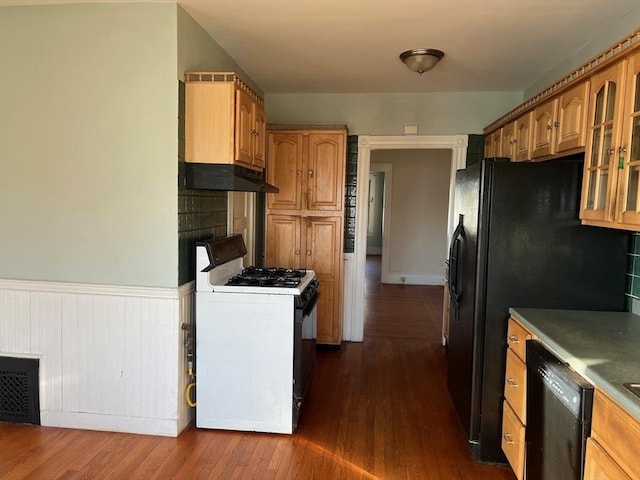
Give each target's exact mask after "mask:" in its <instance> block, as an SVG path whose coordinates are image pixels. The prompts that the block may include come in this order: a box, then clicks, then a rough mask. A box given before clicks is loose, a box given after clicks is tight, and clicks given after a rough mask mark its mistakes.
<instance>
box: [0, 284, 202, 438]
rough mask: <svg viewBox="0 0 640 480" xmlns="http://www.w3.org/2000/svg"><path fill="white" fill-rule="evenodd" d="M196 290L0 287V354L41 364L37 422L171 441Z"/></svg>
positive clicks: (177, 427) (182, 412)
mask: <svg viewBox="0 0 640 480" xmlns="http://www.w3.org/2000/svg"><path fill="white" fill-rule="evenodd" d="M193 298H194V285H193V283H189V284H187V285H184V286H182V287H180V288H144V287H117V286H108V285H85V284H70V283H55V282H31V281H16V280H0V356H13V357H29V358H39V359H40V378H39V387H40V409H41V413H40V416H41V423H42V425H47V426H58V427H70V428H81V429H95V430H108V431H120V432H131V433H144V434H155V435H168V436H177V435H178V434H179V433H180V432H181V431H182V430H183V429H184V428H185V427H186V426H187V425H188V424H189V423H190V422H191V420H192V417H193V412H192V411H191V409H190V408H189V407H188V406H187V405H186V401H185V397H184V391H185V388H186V385H187V383H188V378H187V366H186V360H185V352H184V341H183V338H184V337H183V331H182V328H181V326H182V324H183V323H192V321H193Z"/></svg>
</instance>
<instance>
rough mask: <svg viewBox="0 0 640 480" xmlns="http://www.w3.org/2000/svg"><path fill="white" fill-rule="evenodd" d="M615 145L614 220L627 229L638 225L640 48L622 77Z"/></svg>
mask: <svg viewBox="0 0 640 480" xmlns="http://www.w3.org/2000/svg"><path fill="white" fill-rule="evenodd" d="M621 120H622V125H621V127H622V128H621V138H620V144H619V146H618V152H617V156H618V168H620V167H622V170H621V171H620V175H621V176H622V179H621V183H620V188H619V200H618V205H619V207H618V211H617V213H618V216H617V218H616V221H617V222H618V223H620V224H623V225H627V226H628V228H629V229H630V230H639V229H640V228H638V227H640V52H638V53H636V54H635V55H633V56H632V57H630V58H629V61H628V64H627V73H626V78H625V94H624V109H623V113H622V118H621Z"/></svg>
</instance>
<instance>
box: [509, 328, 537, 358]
mask: <svg viewBox="0 0 640 480" xmlns="http://www.w3.org/2000/svg"><path fill="white" fill-rule="evenodd" d="M529 338H533V335H532V334H531V332H529V330H527V329H526V328H524V327H523V326H522V325H520V324H519V323H518V322H517V321H516V320H515V319H513V318H510V319H509V327H508V329H507V343H508V344H509V348H511V349H513V351H514V353H515V354H516V355H518V357H520V360H522V361H523V362H525V361H526V356H525V355H526V353H525V351H526V349H525V344H526V341H527V339H529Z"/></svg>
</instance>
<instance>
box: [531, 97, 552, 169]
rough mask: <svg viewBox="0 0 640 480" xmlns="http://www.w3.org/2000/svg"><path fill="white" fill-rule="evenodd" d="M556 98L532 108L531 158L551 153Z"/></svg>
mask: <svg viewBox="0 0 640 480" xmlns="http://www.w3.org/2000/svg"><path fill="white" fill-rule="evenodd" d="M557 108H558V99H553V100H549V101H547V102H544V103H543V104H541V105H539V106H537V107H536V108H535V109H534V110H533V140H532V149H531V158H540V157H545V156H548V155H551V154H552V153H553V145H554V122H555V118H556V110H557Z"/></svg>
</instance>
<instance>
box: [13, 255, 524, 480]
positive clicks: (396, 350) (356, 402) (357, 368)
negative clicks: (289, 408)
mask: <svg viewBox="0 0 640 480" xmlns="http://www.w3.org/2000/svg"><path fill="white" fill-rule="evenodd" d="M378 258H379V257H378ZM370 260H371V261H368V262H367V275H366V276H367V278H366V282H367V283H366V319H365V341H364V342H363V343H345V344H344V345H343V347H342V349H341V350H339V351H337V350H331V349H322V350H321V351H320V352H319V355H318V362H317V365H316V370H315V373H314V379H313V383H312V385H311V389H310V392H309V398H308V402H307V403H306V405H305V409H304V410H303V413H302V417H301V421H300V424H299V427H298V430H297V431H296V433H295V434H294V435H292V436H283V435H269V434H256V433H246V432H226V431H209V430H197V429H195V428H193V427H191V428H189V429H188V430H187V431H185V432H183V433H182V435H180V437H178V438H163V437H151V436H141V435H130V434H117V433H107V432H91V431H80V430H68V429H58V428H47V427H34V426H27V425H16V424H7V423H0V478H2V479H3V480H8V479H23V478H29V479H35V480H39V479H43V480H44V479H47V480H49V479H80V478H83V479H87V478H88V479H103V478H113V479H145V480H146V479H151V478H157V479H169V478H180V479H183V478H184V479H186V478H189V479H192V478H202V479H260V480H263V479H304V480H310V479H319V480H325V479H326V480H335V479H359V480H360V479H362V480H365V479H380V480H383V479H384V480H397V479H419V480H485V479H486V480H512V479H513V478H514V477H513V475H512V474H511V471H510V470H509V469H508V468H506V467H499V466H494V465H485V464H478V463H476V462H474V461H473V458H472V456H471V453H470V450H469V448H468V447H467V445H466V442H465V440H464V438H463V434H462V430H461V427H460V426H459V425H458V422H457V419H456V417H455V414H454V411H453V407H452V406H451V404H450V400H449V396H448V394H447V391H446V375H445V365H446V362H445V352H444V348H443V347H442V346H441V343H440V322H441V309H442V287H437V286H408V285H407V286H403V285H380V283H379V268H380V266H379V261H377V259H376V258H372V259H370Z"/></svg>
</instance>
